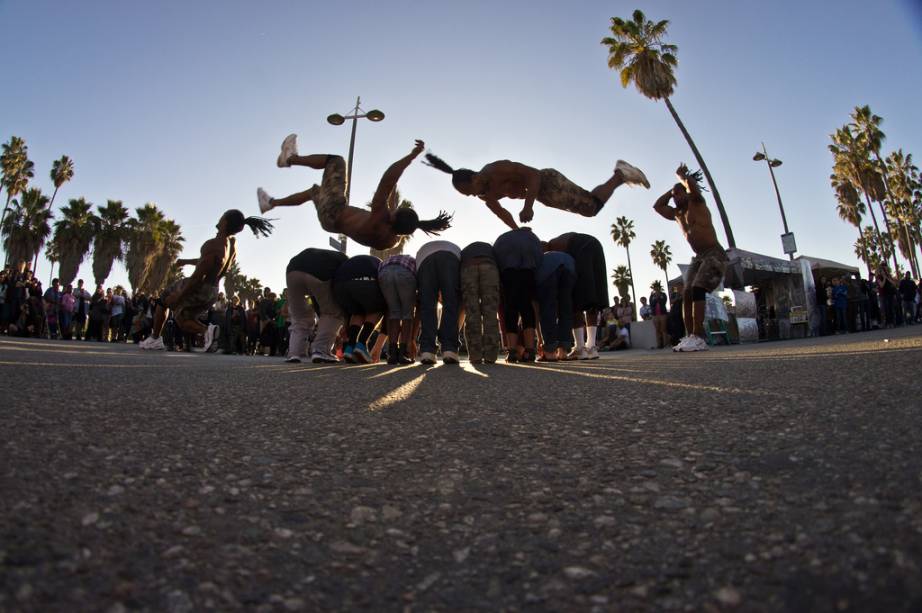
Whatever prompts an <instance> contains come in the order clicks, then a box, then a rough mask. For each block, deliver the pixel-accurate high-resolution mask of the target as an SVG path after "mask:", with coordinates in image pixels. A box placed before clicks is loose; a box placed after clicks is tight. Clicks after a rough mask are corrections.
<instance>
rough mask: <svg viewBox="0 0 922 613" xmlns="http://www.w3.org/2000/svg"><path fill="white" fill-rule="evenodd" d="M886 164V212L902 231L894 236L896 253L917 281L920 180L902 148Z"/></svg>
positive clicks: (888, 157) (910, 157) (918, 268)
mask: <svg viewBox="0 0 922 613" xmlns="http://www.w3.org/2000/svg"><path fill="white" fill-rule="evenodd" d="M886 165H887V183H888V185H889V192H888V198H887V210H888V212H889V213H890V214H891V215H892V216H894V217H895V218H896V219H897V221H898V223H900V224H901V226H902V228H903V232H901V234H900V235H899V237H898V238H899V240H898V244H899V248H900V253H902V254H903V257H905V258H906V259H907V260H909V264H910V266H911V268H912V272H913V275H914V276H915V277H916V278H919V272H920V266H919V260H918V257H917V256H916V246H917V245H919V244H920V243H919V234H920V223H922V216H920V210H919V209H920V207H919V203H920V201H922V181H920V178H919V169H918V168H917V167H916V165H915V164H913V163H912V154H911V153H910V154H904V153H903V150H902V149H898V150H897V151H894V152H893V153H891V154H890V155H889V156H887V159H886Z"/></svg>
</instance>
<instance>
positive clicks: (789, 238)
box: [781, 232, 797, 255]
mask: <svg viewBox="0 0 922 613" xmlns="http://www.w3.org/2000/svg"><path fill="white" fill-rule="evenodd" d="M781 248H782V249H784V252H785V253H786V254H788V255H793V254H795V253H797V242H796V241H795V240H794V233H793V232H788V233H787V234H782V235H781Z"/></svg>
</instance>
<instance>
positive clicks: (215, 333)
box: [205, 324, 221, 353]
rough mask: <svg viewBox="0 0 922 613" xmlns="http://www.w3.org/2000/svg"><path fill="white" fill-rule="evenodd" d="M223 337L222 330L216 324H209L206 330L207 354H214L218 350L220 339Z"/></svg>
mask: <svg viewBox="0 0 922 613" xmlns="http://www.w3.org/2000/svg"><path fill="white" fill-rule="evenodd" d="M220 335H221V328H219V327H218V326H217V325H215V324H208V329H207V330H205V352H206V353H214V352H215V351H217V350H218V343H217V340H218V337H219V336H220Z"/></svg>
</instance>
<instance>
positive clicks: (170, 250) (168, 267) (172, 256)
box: [142, 219, 186, 294]
mask: <svg viewBox="0 0 922 613" xmlns="http://www.w3.org/2000/svg"><path fill="white" fill-rule="evenodd" d="M184 242H186V239H185V238H183V235H182V228H181V227H180V226H179V224H178V223H176V222H175V221H173V220H172V219H165V220H163V221H162V222H161V223H160V244H159V245H158V248H157V253H156V254H155V256H154V258H153V261H152V262H151V269H150V272H149V273H148V275H147V279H146V280H145V282H144V284H143V290H142V291H145V292H147V293H148V294H155V293H157V292H159V291H160V290H162V289H163V288H164V287H166V286H167V280H168V279H169V278H170V276H171V274H172V275H173V276H174V277H175V276H176V273H177V271H176V270H175V269H176V258H178V257H179V254H180V253H182V244H183V243H184Z"/></svg>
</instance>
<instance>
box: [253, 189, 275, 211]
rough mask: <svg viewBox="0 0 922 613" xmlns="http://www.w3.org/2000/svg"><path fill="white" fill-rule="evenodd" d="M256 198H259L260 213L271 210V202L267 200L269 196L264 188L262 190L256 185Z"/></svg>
mask: <svg viewBox="0 0 922 613" xmlns="http://www.w3.org/2000/svg"><path fill="white" fill-rule="evenodd" d="M256 198H257V199H259V212H260V213H268V212H269V211H271V210H272V203H271V202H269V201H270V200H271V198H270V197H269V194H267V193H266V190H264V189H263V188H261V187H257V188H256Z"/></svg>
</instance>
